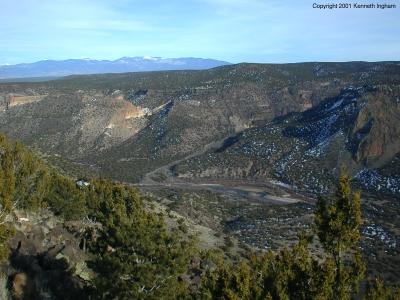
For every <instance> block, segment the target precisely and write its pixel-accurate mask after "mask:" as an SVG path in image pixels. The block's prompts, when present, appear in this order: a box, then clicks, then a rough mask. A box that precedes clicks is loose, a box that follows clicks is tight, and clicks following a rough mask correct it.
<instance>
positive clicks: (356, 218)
mask: <svg viewBox="0 0 400 300" xmlns="http://www.w3.org/2000/svg"><path fill="white" fill-rule="evenodd" d="M361 224H362V217H361V199H360V193H358V192H355V193H353V192H352V191H351V186H350V177H349V176H348V175H342V176H340V178H339V182H338V185H337V189H336V193H335V195H334V196H333V197H332V198H322V197H321V198H319V200H318V202H317V209H316V212H315V230H316V233H317V235H318V237H319V240H320V242H321V243H322V245H323V247H324V249H325V251H326V253H327V254H328V255H331V257H332V258H333V260H334V262H335V271H336V276H335V283H334V292H335V296H336V297H339V298H340V299H350V298H351V295H352V294H353V293H354V292H356V291H357V290H358V286H359V282H360V280H361V279H362V278H363V276H364V272H365V265H364V263H363V261H362V259H361V253H360V251H359V250H358V248H357V243H358V241H359V240H360V237H361V235H360V230H359V229H360V226H361ZM345 254H347V255H348V257H347V258H346V260H347V263H345V261H344V255H345Z"/></svg>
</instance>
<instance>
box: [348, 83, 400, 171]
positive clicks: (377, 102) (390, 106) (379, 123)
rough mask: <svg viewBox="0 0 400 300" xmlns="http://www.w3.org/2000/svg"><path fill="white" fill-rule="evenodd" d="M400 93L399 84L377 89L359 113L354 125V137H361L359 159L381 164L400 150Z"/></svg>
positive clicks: (358, 150)
mask: <svg viewBox="0 0 400 300" xmlns="http://www.w3.org/2000/svg"><path fill="white" fill-rule="evenodd" d="M399 95H400V92H399V89H398V88H393V89H385V90H383V91H380V92H377V93H375V94H373V95H371V96H370V99H369V101H368V103H367V105H366V106H365V107H363V108H362V109H361V111H360V112H359V113H358V116H357V119H356V121H355V124H354V128H353V137H354V138H356V139H358V148H357V152H356V153H355V157H356V160H357V161H359V162H365V164H366V165H367V166H369V167H374V166H378V167H379V166H381V165H382V164H383V163H385V162H387V161H388V160H390V159H392V158H393V157H394V155H395V154H396V153H397V152H399V149H400V139H399V137H400V126H399V125H400V96H399Z"/></svg>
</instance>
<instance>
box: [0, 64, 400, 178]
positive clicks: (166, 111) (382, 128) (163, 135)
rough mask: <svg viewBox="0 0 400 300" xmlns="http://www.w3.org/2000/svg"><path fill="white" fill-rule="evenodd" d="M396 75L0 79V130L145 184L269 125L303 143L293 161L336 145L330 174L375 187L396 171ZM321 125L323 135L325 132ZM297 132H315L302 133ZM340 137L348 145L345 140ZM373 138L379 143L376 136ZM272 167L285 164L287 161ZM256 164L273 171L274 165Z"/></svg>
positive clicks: (218, 73)
mask: <svg viewBox="0 0 400 300" xmlns="http://www.w3.org/2000/svg"><path fill="white" fill-rule="evenodd" d="M399 70H400V66H399V64H398V63H395V62H383V63H364V62H350V63H302V64H284V65H268V64H267V65H261V64H239V65H232V66H224V67H219V68H214V69H210V70H203V71H171V72H151V73H127V74H109V75H91V76H72V77H68V78H65V79H61V80H55V81H51V82H44V83H13V84H1V85H0V130H1V131H3V132H5V133H6V134H7V135H9V136H10V137H13V138H18V139H21V140H22V141H23V142H24V143H26V144H28V145H30V146H32V147H35V148H36V149H38V150H40V151H41V152H42V153H43V154H44V155H48V156H50V158H49V159H51V158H53V161H60V157H61V158H62V159H63V160H64V162H60V163H62V164H63V165H64V167H65V166H67V165H69V166H70V167H71V169H74V168H77V169H81V167H82V166H83V168H84V169H88V168H89V169H90V170H91V171H90V172H97V173H101V174H103V175H105V174H107V176H109V177H110V178H113V179H117V180H120V181H129V182H138V181H140V180H141V179H142V178H143V176H144V175H145V174H146V173H148V172H151V171H153V170H155V169H157V168H159V167H162V166H164V165H167V164H170V163H173V162H176V161H180V160H182V159H185V158H186V157H188V156H190V157H192V156H194V155H196V153H198V154H200V153H203V152H204V151H206V149H203V148H204V147H206V148H207V147H212V146H213V144H215V145H217V144H219V143H221V142H223V141H224V140H225V139H227V138H229V137H232V138H233V139H237V137H240V134H239V135H238V136H236V135H237V134H238V133H239V132H242V131H243V130H244V131H243V134H244V135H246V134H249V135H255V136H254V138H255V140H257V138H258V137H257V136H256V135H257V133H256V132H257V131H259V132H260V134H261V135H260V137H259V138H262V135H264V137H263V138H266V137H267V136H268V135H269V134H271V133H267V131H268V130H272V128H269V129H268V128H267V127H268V126H269V125H265V124H272V123H270V122H272V121H273V124H275V125H273V126H278V127H279V128H278V127H277V128H278V129H277V130H278V131H279V130H280V129H283V127H285V128H286V127H287V129H285V131H284V132H283V131H282V132H281V133H279V132H278V131H277V132H276V133H275V134H273V136H274V138H278V139H282V140H284V143H290V144H291V145H292V146H293V145H294V143H295V141H300V142H301V143H303V146H304V147H305V148H304V147H303V148H304V149H303V148H302V149H301V150H299V151H300V152H298V153H297V154H295V153H293V155H302V152H301V151H303V150H304V151H308V150H310V149H311V148H313V147H314V148H315V147H317V144H320V146H322V144H321V143H322V142H324V141H325V142H327V141H328V140H327V139H329V140H332V141H333V140H334V142H333V143H332V144H330V147H333V145H334V144H338V146H337V147H339V148H340V149H341V151H342V152H343V153H344V154H343V155H344V157H343V159H339V161H340V162H339V163H337V155H336V154H334V155H333V157H332V156H331V157H330V158H328V161H327V162H326V170H328V171H329V172H330V170H331V168H334V167H335V166H336V167H340V164H341V163H342V162H343V163H345V164H346V165H349V167H350V169H351V170H350V171H351V172H352V174H353V175H356V173H353V171H354V172H361V173H360V174H359V176H360V178H363V179H362V181H363V182H364V183H365V182H371V180H373V179H372V178H371V176H372V175H371V176H369V175H368V174H372V173H371V172H375V171H374V170H375V169H377V168H378V169H379V168H386V169H387V168H389V167H387V166H386V165H385V163H387V162H388V161H390V160H391V159H395V155H396V153H397V152H398V151H399V142H398V140H399V139H398V135H397V126H396V124H397V122H398V117H397V116H396V111H398V104H396V103H397V102H396V101H397V98H398V85H399V81H400V71H399ZM346 93H347V94H346ZM352 99H356V100H354V101H353V100H352ZM343 101H344V102H343ZM342 102H343V103H342ZM324 105H325V106H324ZM332 106H333V107H332ZM363 106H365V107H364V108H363ZM330 107H331V108H330ZM324 109H325V110H326V111H324ZM329 109H330V110H329ZM346 110H351V112H348V113H347V112H346ZM302 112H304V113H303V114H300V115H298V114H299V113H302ZM336 113H337V114H336ZM293 114H294V115H293ZM320 114H323V115H324V116H325V119H323V118H319V117H320V116H319V115H320ZM279 118H280V119H279ZM333 118H337V120H334V119H333ZM279 120H281V121H279ZM373 120H374V121H373ZM279 122H281V123H279ZM283 122H289V123H290V126H289V125H284V124H286V123H283ZM328 123H329V124H328ZM331 123H332V124H331ZM370 125H371V128H369V126H370ZM301 126H302V127H304V128H303V129H302V128H301ZM326 126H328V127H329V126H331V127H329V128H325V127H326ZM332 126H333V127H332ZM289 127H290V128H289ZM306 127H307V128H308V129H307V128H306ZM318 128H320V129H321V130H322V129H324V130H325V131H324V132H321V133H320V134H321V136H319V137H318V136H317V135H316V134H317V132H316V131H318V130H320V129H318ZM392 129H393V130H392ZM296 130H297V131H296ZM299 130H309V131H310V132H308V133H304V134H303V135H304V136H301V135H302V133H300V132H298V131H299ZM349 130H350V131H352V132H351V133H349V132H348V131H349ZM262 131H265V132H264V133H261V132H262ZM340 132H343V133H344V136H345V139H347V140H346V141H342V142H341V141H339V139H340V137H339V133H340ZM318 134H319V133H318ZM335 134H336V135H335ZM382 134H383V136H382ZM306 135H307V136H306ZM322 135H323V136H322ZM333 135H335V136H333ZM235 136H236V137H235ZM357 136H359V138H360V137H361V136H362V141H361V140H357ZM271 137H272V136H270V138H271ZM375 137H379V138H378V139H377V140H376V141H375ZM250 138H253V137H249V139H250ZM263 138H262V139H263ZM313 138H318V139H319V140H318V141H317V140H313ZM231 142H232V141H231V140H227V143H228V144H229V143H231ZM260 142H263V143H264V142H265V141H260ZM254 143H255V141H254ZM349 143H350V144H352V145H350V144H349ZM239 144H241V143H239ZM215 145H214V146H215ZM292 146H290V147H292ZM299 146H300V145H299ZM260 147H261V146H260ZM285 147H286V146H285ZM343 147H344V148H343ZM214 148H215V147H214ZM306 148H307V149H308V150H307V149H306ZM350 148H351V149H350ZM332 149H333V148H332ZM253 150H254V151H258V150H257V147H256V148H254V149H252V150H251V149H250V150H249V151H253ZM286 150H287V149H285V151H286ZM238 151H244V149H238ZM219 152H221V153H222V152H223V151H222V150H219ZM328 152H329V151H328ZM331 152H332V151H331ZM224 153H227V152H226V151H225V152H224ZM221 155H222V156H224V157H223V159H224V160H225V159H227V158H226V157H225V155H224V154H221ZM221 155H220V156H221ZM257 155H258V154H257ZM335 155H336V156H335ZM259 158H261V156H258V160H259ZM309 158H310V159H311V156H309ZM273 160H280V161H281V162H283V157H282V158H281V157H274V158H273ZM296 161H298V162H299V163H300V160H299V159H298V158H296V160H293V161H291V162H290V164H294V166H295V168H300V165H298V164H297V163H296ZM315 161H317V160H315ZM71 162H72V164H71ZM243 163H244V161H243ZM257 164H264V165H265V164H266V160H264V159H262V160H261V161H258V162H257ZM192 167H193V168H195V167H196V166H189V168H192ZM224 167H226V166H224ZM232 167H234V165H232ZM242 167H243V166H242ZM196 168H197V167H196ZM246 168H247V167H246ZM270 169H271V168H270ZM272 169H274V168H272ZM132 170H134V171H132ZM292 170H293V172H292V171H290V173H293V174H288V170H286V171H285V172H284V173H285V174H282V175H279V176H277V177H278V179H282V180H284V181H287V183H294V180H292V181H293V182H292V181H291V180H289V179H288V178H291V177H293V176H295V174H294V173H296V170H294V169H293V168H292ZM368 170H370V171H371V172H369V171H368ZM207 172H209V171H207ZM207 172H206V173H207ZM215 172H216V173H218V170H217V171H215ZM251 172H252V174H253V175H255V176H256V177H257V176H258V175H257V174H258V173H263V174H264V175H263V176H264V177H265V176H267V175H268V176H272V175H273V176H275V175H276V174H278V173H277V172H270V171H268V170H265V169H262V168H261V169H260V170H258V171H256V170H254V168H253V170H252V171H251ZM368 172H369V173H368ZM330 173H332V172H330ZM333 173H334V174H337V172H336V173H335V172H333ZM374 174H375V173H374ZM367 175H368V176H369V177H368V176H367ZM218 176H219V175H218ZM235 176H236V175H235ZM235 176H232V177H235ZM285 176H286V177H285ZM275 177H276V176H275ZM367 177H368V178H367ZM285 178H286V179H285ZM374 180H375V181H374V182H378V181H382V180H386V179H385V178H380V179H374ZM390 180H391V179H390Z"/></svg>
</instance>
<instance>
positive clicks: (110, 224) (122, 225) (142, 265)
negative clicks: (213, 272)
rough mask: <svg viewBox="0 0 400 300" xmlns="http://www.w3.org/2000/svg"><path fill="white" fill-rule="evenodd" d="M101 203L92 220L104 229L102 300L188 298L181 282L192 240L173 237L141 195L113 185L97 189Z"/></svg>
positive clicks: (98, 251) (98, 253)
mask: <svg viewBox="0 0 400 300" xmlns="http://www.w3.org/2000/svg"><path fill="white" fill-rule="evenodd" d="M93 186H94V187H93V190H92V191H90V193H93V194H94V195H95V196H93V197H91V198H95V199H98V200H99V199H100V201H99V202H98V203H97V204H96V205H97V206H98V207H99V209H98V210H97V211H93V214H92V216H91V217H92V218H95V219H96V220H98V221H100V222H101V223H102V225H103V229H102V230H101V232H100V237H99V238H98V239H97V241H96V243H95V244H94V245H93V246H92V253H93V254H94V255H95V259H94V260H93V261H92V262H91V264H90V265H91V267H92V269H93V270H94V271H95V272H96V273H97V276H96V278H95V279H94V291H93V297H94V298H96V299H177V298H180V297H184V295H185V294H187V291H188V289H187V284H186V283H185V282H184V281H180V280H179V275H181V274H184V273H185V272H186V270H187V268H188V264H189V261H190V255H191V249H192V241H191V240H190V239H189V238H185V237H183V236H182V235H180V234H179V233H178V232H177V231H174V232H168V231H167V228H166V227H165V223H164V221H163V219H162V218H160V217H158V216H157V215H155V214H153V213H151V212H148V211H146V210H145V208H144V206H143V203H142V201H141V199H140V197H139V195H138V193H137V192H136V191H135V190H134V189H131V188H127V187H124V186H122V185H115V184H111V183H107V182H104V181H103V182H101V183H100V184H99V183H95V184H94V185H93Z"/></svg>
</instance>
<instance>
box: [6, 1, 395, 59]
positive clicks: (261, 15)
mask: <svg viewBox="0 0 400 300" xmlns="http://www.w3.org/2000/svg"><path fill="white" fill-rule="evenodd" d="M316 2H317V3H323V2H318V1H316ZM330 2H331V3H332V2H335V0H334V1H332V0H331V1H330ZM341 2H343V1H341ZM384 2H386V3H392V2H393V3H396V2H397V8H395V9H332V10H328V9H326V10H321V9H316V8H313V7H312V6H313V3H314V1H312V0H310V1H308V0H286V1H282V0H181V1H177V0H163V1H161V0H158V1H155V0H18V1H15V0H0V65H4V64H16V63H24V62H34V61H38V60H44V59H57V60H59V59H69V58H92V59H108V60H114V59H118V58H120V57H124V56H129V57H133V56H161V57H202V58H214V59H221V60H226V61H229V62H232V63H239V62H260V63H282V62H301V61H352V60H366V61H381V60H400V3H399V2H398V1H397V0H385V1H384ZM359 3H367V2H359ZM375 3H376V2H375ZM378 3H380V2H379V0H378Z"/></svg>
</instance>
